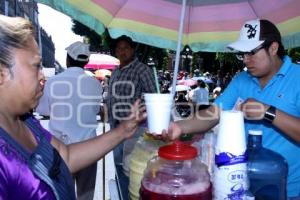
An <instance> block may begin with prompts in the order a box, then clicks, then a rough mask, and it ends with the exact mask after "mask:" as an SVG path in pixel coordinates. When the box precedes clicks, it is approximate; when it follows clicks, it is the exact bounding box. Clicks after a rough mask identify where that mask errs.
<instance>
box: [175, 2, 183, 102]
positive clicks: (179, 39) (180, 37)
mask: <svg viewBox="0 0 300 200" xmlns="http://www.w3.org/2000/svg"><path fill="white" fill-rule="evenodd" d="M185 10H186V0H182V7H181V15H180V24H179V31H178V40H177V41H178V42H177V49H176V57H175V67H174V76H173V82H172V92H171V94H172V96H173V97H174V96H175V91H176V82H177V74H178V66H179V57H180V49H181V41H182V33H183V23H184V17H185Z"/></svg>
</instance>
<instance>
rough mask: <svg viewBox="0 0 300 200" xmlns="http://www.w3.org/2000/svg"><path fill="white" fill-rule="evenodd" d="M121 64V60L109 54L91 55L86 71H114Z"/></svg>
mask: <svg viewBox="0 0 300 200" xmlns="http://www.w3.org/2000/svg"><path fill="white" fill-rule="evenodd" d="M119 64H120V61H119V59H117V58H115V57H113V56H111V55H107V54H91V55H90V59H89V62H88V64H86V65H85V66H84V68H85V69H92V70H97V69H110V70H113V69H115V68H116V66H118V65H119Z"/></svg>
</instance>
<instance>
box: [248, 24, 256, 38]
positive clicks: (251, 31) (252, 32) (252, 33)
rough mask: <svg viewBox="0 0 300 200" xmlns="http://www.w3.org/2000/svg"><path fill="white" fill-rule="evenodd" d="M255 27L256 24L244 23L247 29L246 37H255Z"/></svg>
mask: <svg viewBox="0 0 300 200" xmlns="http://www.w3.org/2000/svg"><path fill="white" fill-rule="evenodd" d="M256 27H257V25H255V26H254V27H253V26H252V25H251V24H245V28H247V29H248V31H247V37H248V39H251V38H254V37H255V35H256V32H257V30H256Z"/></svg>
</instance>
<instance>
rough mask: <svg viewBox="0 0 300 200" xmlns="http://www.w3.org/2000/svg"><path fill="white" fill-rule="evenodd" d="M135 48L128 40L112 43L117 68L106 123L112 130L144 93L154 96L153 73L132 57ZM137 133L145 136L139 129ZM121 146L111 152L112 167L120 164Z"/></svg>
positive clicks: (120, 38) (141, 128)
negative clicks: (117, 61) (118, 61)
mask: <svg viewBox="0 0 300 200" xmlns="http://www.w3.org/2000/svg"><path fill="white" fill-rule="evenodd" d="M135 47H136V44H135V43H134V42H133V41H132V40H131V38H129V37H127V36H121V37H119V38H117V39H116V41H115V55H116V57H117V58H118V59H119V60H120V65H119V66H118V67H117V68H116V69H115V70H114V71H113V72H112V75H111V78H110V81H109V89H108V96H107V110H108V122H109V124H110V126H111V128H114V127H116V126H117V125H118V124H119V123H120V122H122V121H123V120H125V119H126V118H127V117H128V115H129V113H130V112H129V111H130V109H129V108H130V107H131V105H132V104H133V102H135V101H136V99H138V98H141V97H142V94H144V93H156V87H155V79H154V74H153V71H152V69H151V68H150V67H148V66H147V65H145V64H143V63H141V62H140V61H139V60H138V59H137V58H136V57H135ZM138 132H139V133H140V134H141V133H144V128H143V127H140V129H139V130H138ZM122 151H123V143H121V144H120V145H119V146H118V147H117V148H115V149H114V160H115V164H122V157H123V154H122Z"/></svg>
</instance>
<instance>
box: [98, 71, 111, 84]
mask: <svg viewBox="0 0 300 200" xmlns="http://www.w3.org/2000/svg"><path fill="white" fill-rule="evenodd" d="M105 76H111V71H110V70H108V69H98V70H96V71H95V77H96V78H97V79H99V80H101V81H102V80H104V78H105Z"/></svg>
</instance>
